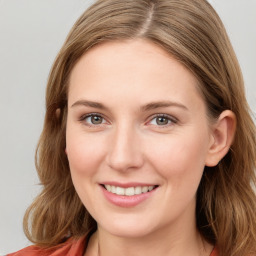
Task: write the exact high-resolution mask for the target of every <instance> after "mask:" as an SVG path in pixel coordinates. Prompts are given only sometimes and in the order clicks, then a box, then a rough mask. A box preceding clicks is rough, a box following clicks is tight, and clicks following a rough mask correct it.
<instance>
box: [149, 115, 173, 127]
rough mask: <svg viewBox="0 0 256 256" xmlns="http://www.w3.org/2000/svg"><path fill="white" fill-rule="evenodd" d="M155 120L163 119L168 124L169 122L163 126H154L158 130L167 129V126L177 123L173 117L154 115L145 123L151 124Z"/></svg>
mask: <svg viewBox="0 0 256 256" xmlns="http://www.w3.org/2000/svg"><path fill="white" fill-rule="evenodd" d="M157 118H165V119H167V121H168V122H170V123H168V124H165V125H156V126H158V127H159V128H166V127H169V126H172V125H174V124H177V123H178V120H177V119H176V118H174V117H172V116H170V115H167V114H156V115H154V116H153V117H151V119H150V121H149V122H147V123H150V122H152V121H153V120H154V119H157Z"/></svg>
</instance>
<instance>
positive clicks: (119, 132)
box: [108, 121, 143, 171]
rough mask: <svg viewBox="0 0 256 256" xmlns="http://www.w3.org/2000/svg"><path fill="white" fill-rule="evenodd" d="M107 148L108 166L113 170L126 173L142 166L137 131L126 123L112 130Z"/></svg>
mask: <svg viewBox="0 0 256 256" xmlns="http://www.w3.org/2000/svg"><path fill="white" fill-rule="evenodd" d="M109 148H110V150H109V152H108V164H109V166H110V167H111V168H113V169H116V170H119V171H126V170H128V169H136V168H139V167H140V166H141V165H142V164H143V156H142V155H143V154H142V152H141V148H140V139H139V134H138V131H137V129H136V127H134V126H133V125H131V124H129V123H128V122H127V121H124V122H122V123H120V124H119V125H117V126H116V127H115V128H114V129H113V134H112V136H111V141H110V147H109Z"/></svg>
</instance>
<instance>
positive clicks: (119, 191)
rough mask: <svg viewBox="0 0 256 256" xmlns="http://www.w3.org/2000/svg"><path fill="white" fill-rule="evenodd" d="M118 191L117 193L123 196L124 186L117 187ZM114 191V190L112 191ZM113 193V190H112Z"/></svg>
mask: <svg viewBox="0 0 256 256" xmlns="http://www.w3.org/2000/svg"><path fill="white" fill-rule="evenodd" d="M115 189H116V192H115V194H117V195H120V196H123V195H124V194H125V189H124V188H121V187H116V188H115ZM111 192H112V191H111ZM112 193H113V192H112Z"/></svg>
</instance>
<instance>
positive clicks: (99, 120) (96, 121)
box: [92, 116, 102, 124]
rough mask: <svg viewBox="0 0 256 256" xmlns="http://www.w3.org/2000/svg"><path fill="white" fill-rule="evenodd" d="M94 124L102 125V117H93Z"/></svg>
mask: <svg viewBox="0 0 256 256" xmlns="http://www.w3.org/2000/svg"><path fill="white" fill-rule="evenodd" d="M92 123H93V124H101V123H102V117H100V116H92Z"/></svg>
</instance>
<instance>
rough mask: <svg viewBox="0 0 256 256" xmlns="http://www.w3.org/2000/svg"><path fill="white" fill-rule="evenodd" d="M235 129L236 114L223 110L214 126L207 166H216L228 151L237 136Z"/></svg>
mask: <svg viewBox="0 0 256 256" xmlns="http://www.w3.org/2000/svg"><path fill="white" fill-rule="evenodd" d="M235 130H236V116H235V114H234V113H233V112H232V111H230V110H225V111H223V112H222V113H221V114H220V116H219V118H218V120H217V122H216V123H214V124H213V126H212V131H211V133H212V134H211V136H212V140H211V142H210V147H209V150H208V154H207V156H206V161H205V165H206V166H209V167H212V166H216V165H217V164H218V163H219V162H220V160H221V159H222V158H223V157H224V156H225V155H226V154H227V153H228V151H229V148H230V146H231V144H232V142H233V139H234V136H235Z"/></svg>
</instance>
